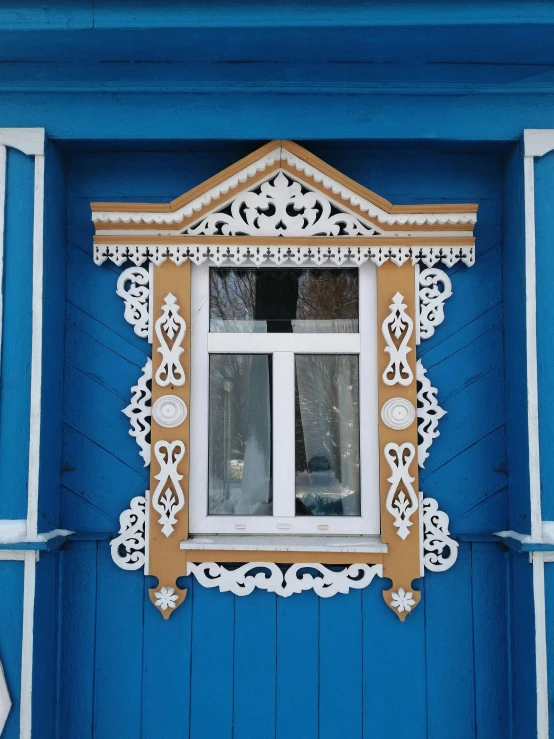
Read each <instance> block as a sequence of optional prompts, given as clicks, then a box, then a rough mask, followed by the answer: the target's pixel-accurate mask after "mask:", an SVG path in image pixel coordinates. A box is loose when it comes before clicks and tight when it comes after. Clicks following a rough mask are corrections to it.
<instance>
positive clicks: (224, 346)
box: [208, 333, 361, 354]
mask: <svg viewBox="0 0 554 739" xmlns="http://www.w3.org/2000/svg"><path fill="white" fill-rule="evenodd" d="M360 345H361V342H360V334H257V333H256V334H216V333H211V334H209V335H208V351H209V352H210V353H214V354H215V353H221V354H272V353H273V352H294V353H295V354H359V353H360Z"/></svg>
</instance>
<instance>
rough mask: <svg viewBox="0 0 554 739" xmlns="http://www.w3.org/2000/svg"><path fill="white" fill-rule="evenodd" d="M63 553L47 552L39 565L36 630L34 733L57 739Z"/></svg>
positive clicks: (37, 573) (33, 698)
mask: <svg viewBox="0 0 554 739" xmlns="http://www.w3.org/2000/svg"><path fill="white" fill-rule="evenodd" d="M60 556H61V552H59V551H57V552H48V553H47V552H44V553H41V557H40V558H39V561H38V562H37V564H36V590H35V612H34V629H33V683H32V684H33V686H35V689H33V693H32V704H33V707H32V732H33V736H39V737H40V738H41V739H57V738H58V737H59V731H58V727H57V725H56V721H57V716H56V703H57V697H58V696H57V694H56V688H57V685H58V626H59V623H58V605H59V599H58V572H59V561H60Z"/></svg>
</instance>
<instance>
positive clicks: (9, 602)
mask: <svg viewBox="0 0 554 739" xmlns="http://www.w3.org/2000/svg"><path fill="white" fill-rule="evenodd" d="M23 566H24V565H23V562H8V561H1V560H0V592H1V593H2V607H1V608H0V660H1V661H2V665H3V667H4V675H5V677H6V682H7V684H8V691H9V693H10V696H11V700H12V708H11V711H10V714H9V716H8V720H7V722H6V726H5V727H4V732H3V733H2V739H19V711H20V705H19V695H20V685H21V638H22V635H23Z"/></svg>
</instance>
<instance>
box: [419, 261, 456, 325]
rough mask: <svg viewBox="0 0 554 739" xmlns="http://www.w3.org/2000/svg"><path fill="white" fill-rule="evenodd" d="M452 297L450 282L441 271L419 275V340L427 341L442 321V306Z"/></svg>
mask: <svg viewBox="0 0 554 739" xmlns="http://www.w3.org/2000/svg"><path fill="white" fill-rule="evenodd" d="M451 295H452V282H451V280H450V277H449V276H448V275H447V274H446V272H445V271H444V270H442V269H436V268H435V267H429V268H427V269H423V270H421V272H420V273H419V339H428V338H429V337H431V336H432V335H433V334H434V333H435V328H436V327H437V326H440V324H441V323H442V322H443V321H444V304H445V302H446V300H447V299H448V298H449V297H450V296H451Z"/></svg>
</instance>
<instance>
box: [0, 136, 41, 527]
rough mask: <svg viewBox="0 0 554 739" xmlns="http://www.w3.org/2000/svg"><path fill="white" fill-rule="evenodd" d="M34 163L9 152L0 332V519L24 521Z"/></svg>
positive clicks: (29, 158)
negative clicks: (0, 330)
mask: <svg viewBox="0 0 554 739" xmlns="http://www.w3.org/2000/svg"><path fill="white" fill-rule="evenodd" d="M33 177H34V169H33V158H32V157H27V156H25V155H24V154H22V153H21V152H19V151H16V150H13V149H9V150H8V156H7V178H6V179H7V191H6V206H5V227H4V281H3V325H4V327H8V326H9V327H10V328H9V330H4V331H3V336H2V357H1V373H0V375H1V378H2V382H1V384H0V408H1V414H0V487H1V488H2V490H9V491H10V494H9V495H1V496H0V518H25V517H26V516H27V477H28V454H29V412H30V405H29V391H30V381H31V371H30V356H31V291H32V274H33V266H32V258H33Z"/></svg>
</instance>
